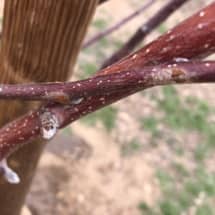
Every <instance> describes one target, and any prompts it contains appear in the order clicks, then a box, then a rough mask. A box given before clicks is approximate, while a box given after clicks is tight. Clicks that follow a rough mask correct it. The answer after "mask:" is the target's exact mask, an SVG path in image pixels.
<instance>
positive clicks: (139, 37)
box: [101, 0, 187, 68]
mask: <svg viewBox="0 0 215 215" xmlns="http://www.w3.org/2000/svg"><path fill="white" fill-rule="evenodd" d="M185 2H187V0H170V1H169V2H168V3H167V4H165V5H164V6H163V8H161V9H160V10H159V11H158V12H157V13H156V14H155V15H154V16H152V17H151V18H150V19H149V20H148V21H147V22H146V23H144V24H143V25H142V26H141V27H140V28H139V29H138V30H137V31H136V32H135V34H134V35H133V36H132V37H131V38H130V39H129V40H128V41H127V42H126V43H125V44H124V45H123V47H122V48H120V49H119V50H118V51H117V52H116V53H114V54H113V55H112V56H111V57H110V58H108V59H107V60H106V61H105V62H104V63H103V65H102V66H101V68H105V67H107V66H109V65H111V64H113V63H115V62H116V61H118V60H120V59H121V58H123V57H124V56H126V55H128V54H129V53H131V52H132V51H133V50H134V49H135V47H137V45H138V44H140V43H141V42H142V41H143V40H144V39H145V37H146V36H147V35H148V34H149V33H150V32H151V31H153V30H154V29H155V28H156V27H157V26H159V25H160V24H161V23H162V22H164V21H165V20H166V19H167V18H168V17H169V16H170V15H171V14H172V13H173V12H174V11H176V10H177V9H178V8H179V7H181V6H182V5H183V4H184V3H185Z"/></svg>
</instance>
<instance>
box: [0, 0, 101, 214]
mask: <svg viewBox="0 0 215 215" xmlns="http://www.w3.org/2000/svg"><path fill="white" fill-rule="evenodd" d="M96 5H97V0H91V1H88V0H82V1H77V0H69V1H68V0H61V1H56V0H45V1H41V0H39V1H37V0H30V1H28V0H22V1H14V0H7V1H6V2H5V9H4V21H3V33H2V44H1V53H0V55H1V62H0V67H1V68H0V69H1V76H0V82H1V83H10V84H14V83H29V82H44V81H46V82H47V81H49V82H50V81H65V80H66V79H67V78H68V76H69V71H71V68H72V66H73V65H74V63H75V60H76V57H77V54H78V52H79V49H80V45H81V42H82V40H83V37H84V34H85V32H86V28H87V26H88V24H89V21H90V20H91V17H92V14H93V13H94V9H95V7H96ZM36 105H37V104H35V103H34V104H32V103H31V104H29V103H28V105H26V104H25V103H23V102H8V101H6V102H1V103H0V111H1V116H0V124H1V125H3V124H5V122H7V121H10V120H12V119H13V118H14V117H17V116H18V115H21V114H22V113H24V112H25V111H26V110H28V109H30V108H31V107H32V106H36ZM43 146H44V143H43V142H42V141H37V143H34V144H28V145H26V146H25V147H23V148H22V149H21V150H19V151H18V152H17V153H15V154H13V156H11V158H10V161H9V164H10V165H11V166H12V167H13V168H14V169H15V170H16V171H17V172H18V174H19V176H20V178H21V183H20V184H18V185H11V184H8V182H6V181H5V180H4V179H3V178H0V190H1V192H0V202H1V209H0V211H1V214H2V215H18V214H20V209H21V207H22V205H23V203H24V199H25V196H26V193H27V191H28V188H29V185H30V182H31V180H32V176H33V175H34V171H35V168H36V165H37V162H38V159H39V157H40V154H41V151H42V149H43Z"/></svg>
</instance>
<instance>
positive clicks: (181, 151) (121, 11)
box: [1, 0, 215, 215]
mask: <svg viewBox="0 0 215 215" xmlns="http://www.w3.org/2000/svg"><path fill="white" fill-rule="evenodd" d="M145 2H146V0H145V1H144V0H123V1H122V0H110V1H108V2H107V3H104V4H103V5H101V6H99V7H98V8H97V11H96V14H95V16H94V19H93V21H92V23H91V26H90V28H89V31H88V34H87V35H86V40H87V39H89V38H91V37H92V36H93V35H95V34H96V33H98V32H101V31H103V30H105V29H107V28H108V27H110V26H112V25H113V24H114V23H117V22H118V21H119V20H121V19H122V18H124V17H125V16H127V15H128V14H131V13H132V12H133V11H135V10H136V9H138V8H139V7H140V6H141V5H143V4H144V3H145ZM166 2H167V0H157V1H155V3H154V4H153V5H152V6H151V7H150V8H149V9H147V10H146V11H144V12H143V13H142V14H141V15H139V16H138V17H137V18H135V19H134V20H132V21H131V22H129V23H128V24H126V25H124V26H123V27H122V28H120V29H119V30H118V31H115V32H114V33H112V34H111V35H109V36H107V37H104V38H102V39H101V40H100V41H98V42H97V43H95V44H93V45H92V46H90V47H88V48H85V49H82V51H81V53H80V55H79V59H78V62H77V65H76V68H75V71H74V72H75V74H74V77H72V80H77V79H83V78H87V77H89V76H91V75H92V74H93V73H94V72H95V71H97V70H98V68H99V67H100V66H101V64H102V63H103V62H104V60H105V59H107V58H108V57H109V56H110V55H111V54H112V53H114V51H116V50H118V49H119V48H120V47H121V46H122V45H123V44H124V42H126V41H127V39H128V38H129V37H130V36H131V35H132V34H133V33H134V32H135V31H136V30H137V28H138V27H139V26H140V25H141V24H143V23H144V21H146V20H148V19H149V18H150V17H151V16H152V15H153V14H154V13H156V11H158V10H159V9H160V8H161V7H162V5H164V4H165V3H166ZM210 2H212V1H206V0H190V1H188V2H187V3H186V4H184V6H183V7H181V8H180V9H178V10H177V11H176V12H175V13H174V14H172V15H171V16H170V17H169V18H168V20H167V21H165V22H164V23H162V24H161V25H160V26H159V27H158V28H156V30H154V31H153V32H152V33H151V34H150V35H149V36H147V38H146V39H145V40H144V43H143V44H141V46H140V47H142V46H144V45H145V44H147V43H149V42H150V41H152V40H154V39H155V38H157V37H158V36H159V35H161V34H163V33H165V32H166V31H168V30H169V29H171V28H172V27H173V26H175V25H176V24H178V23H179V22H181V21H183V20H184V19H186V18H187V17H189V16H190V15H192V14H193V13H195V12H196V11H198V10H199V9H200V8H202V7H204V6H205V5H207V4H208V3H210ZM1 8H3V1H1ZM1 17H2V15H1ZM1 20H2V19H1ZM210 58H211V59H214V57H213V56H211V57H210ZM214 91H215V86H214V85H212V84H201V85H180V86H166V87H155V88H152V89H148V90H145V91H143V92H140V93H137V94H135V95H132V96H130V97H128V98H125V99H123V100H122V101H120V102H117V103H115V104H113V105H111V106H108V107H106V108H104V109H102V110H100V111H97V112H95V113H93V114H90V115H89V116H87V117H84V118H83V119H81V120H80V121H78V122H75V123H73V124H72V125H71V126H69V127H67V128H66V129H64V130H63V131H61V132H60V133H59V135H58V136H57V137H56V139H54V140H52V143H50V144H49V145H48V146H47V148H46V150H45V152H44V153H43V156H42V158H41V161H40V164H39V167H38V171H37V173H36V176H35V178H34V181H33V185H32V187H31V191H30V193H29V195H28V198H27V205H28V207H29V208H30V209H31V210H32V214H33V215H34V214H38V215H40V214H46V215H55V214H56V215H59V214H62V215H86V214H92V215H110V214H111V215H121V214H122V215H145V214H147V215H148V214H149V215H160V214H163V215H180V214H181V215H182V214H183V215H185V214H187V215H213V214H215V165H214V163H215V141H214V138H215V99H214V98H215V96H214Z"/></svg>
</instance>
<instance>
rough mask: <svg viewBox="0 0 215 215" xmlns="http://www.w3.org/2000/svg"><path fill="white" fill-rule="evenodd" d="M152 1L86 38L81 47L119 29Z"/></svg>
mask: <svg viewBox="0 0 215 215" xmlns="http://www.w3.org/2000/svg"><path fill="white" fill-rule="evenodd" d="M154 2H155V0H149V1H148V2H147V3H145V4H144V5H143V6H142V7H140V8H139V9H137V10H136V11H135V12H133V13H132V14H130V15H128V16H127V17H125V18H124V19H122V20H120V21H119V22H118V23H116V24H115V25H113V26H111V27H110V28H108V29H106V30H105V31H103V32H100V33H98V34H97V35H95V36H93V37H92V38H90V39H89V40H87V41H86V42H84V44H83V46H82V48H87V47H89V46H91V45H92V44H93V43H95V42H97V41H98V40H100V39H101V38H103V37H105V36H107V35H109V34H111V33H112V32H113V31H116V30H117V29H119V28H120V27H122V26H123V25H125V24H126V23H128V22H129V21H131V20H132V19H134V18H135V17H136V16H138V15H139V14H141V13H142V12H143V11H145V10H146V9H147V8H149V6H151V5H152V3H154Z"/></svg>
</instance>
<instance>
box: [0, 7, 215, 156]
mask: <svg viewBox="0 0 215 215" xmlns="http://www.w3.org/2000/svg"><path fill="white" fill-rule="evenodd" d="M214 11H215V3H212V4H211V5H209V6H208V7H206V8H204V9H203V10H201V11H200V12H198V13H197V14H195V15H194V16H192V17H191V18H189V19H187V20H186V21H184V22H183V23H181V24H180V25H179V26H177V27H176V28H174V29H173V30H172V31H171V32H168V33H167V34H165V35H164V36H162V37H160V38H158V39H157V40H156V41H154V42H152V43H151V44H149V45H148V46H146V47H145V48H143V49H141V50H140V51H138V52H136V53H134V54H133V55H130V56H128V57H126V58H124V59H123V60H122V61H120V62H118V63H116V64H114V65H112V66H111V67H109V68H106V69H104V70H101V71H100V72H99V73H98V74H97V75H102V76H101V77H93V78H91V79H88V80H85V81H83V82H81V83H86V85H87V84H88V87H85V86H81V87H83V88H82V90H84V91H86V93H87V91H88V90H89V91H90V90H91V88H92V89H93V88H94V90H96V91H97V90H98V91H99V92H101V94H93V95H92V96H90V95H91V94H86V96H85V97H84V98H82V95H84V94H81V93H84V92H82V91H80V95H81V98H80V97H77V99H78V100H76V101H75V102H74V101H73V102H71V103H72V104H67V105H62V104H56V103H55V104H54V103H53V104H48V105H46V106H43V107H41V108H40V109H39V110H35V111H33V112H30V113H27V114H26V115H24V116H23V117H21V118H19V119H17V120H15V121H13V122H11V123H9V124H7V125H5V126H4V127H3V128H2V129H0V160H2V159H3V158H5V157H7V156H9V154H10V153H12V152H13V151H14V150H16V149H17V148H19V147H20V146H22V145H23V144H25V143H26V142H28V140H30V139H34V138H36V137H38V136H41V137H43V138H46V139H50V138H51V137H52V136H54V134H55V133H56V131H57V129H58V128H61V127H64V126H66V125H67V124H68V123H71V122H72V121H74V120H77V119H79V118H80V117H82V116H84V115H86V114H88V113H90V112H93V111H95V110H97V109H99V108H101V107H104V106H106V105H108V104H110V103H112V102H115V101H117V100H119V99H121V98H124V97H126V96H128V95H131V94H132V93H135V92H137V91H139V90H142V89H145V88H146V87H152V86H155V85H161V84H171V83H192V82H195V83H196V82H198V83H199V82H214V81H215V63H214V62H197V61H188V60H187V58H188V59H190V58H196V57H200V56H205V55H208V54H210V53H212V52H213V51H214V50H215V36H214V35H215V19H214ZM174 58H175V59H174ZM166 62H170V63H169V64H167V63H166ZM89 80H91V82H93V85H92V84H89ZM108 80H109V81H108ZM101 81H102V82H101ZM110 82H114V84H113V85H111V84H110ZM78 83H79V84H80V82H76V84H78ZM98 83H99V85H98ZM109 84H110V85H109ZM71 86H72V85H71ZM105 86H106V87H112V91H109V92H108V91H105ZM2 87H3V86H2ZM77 87H80V86H78V85H77ZM97 87H98V88H97ZM115 89H117V90H115ZM103 90H104V91H105V93H104V94H102V91H103ZM76 92H78V91H76ZM49 93H51V91H50V92H49ZM71 93H72V92H71ZM80 95H79V96H80Z"/></svg>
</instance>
